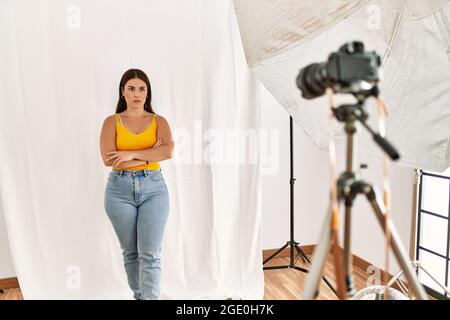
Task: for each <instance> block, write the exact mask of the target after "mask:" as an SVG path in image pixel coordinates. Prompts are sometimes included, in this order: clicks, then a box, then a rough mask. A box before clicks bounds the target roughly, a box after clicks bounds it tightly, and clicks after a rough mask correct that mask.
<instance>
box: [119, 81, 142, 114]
mask: <svg viewBox="0 0 450 320" xmlns="http://www.w3.org/2000/svg"><path fill="white" fill-rule="evenodd" d="M122 95H123V96H124V98H125V101H126V102H127V108H131V109H142V108H144V103H145V100H146V99H147V85H146V84H145V82H144V81H142V80H141V79H138V78H134V79H130V80H128V81H127V83H125V86H124V87H123V88H122Z"/></svg>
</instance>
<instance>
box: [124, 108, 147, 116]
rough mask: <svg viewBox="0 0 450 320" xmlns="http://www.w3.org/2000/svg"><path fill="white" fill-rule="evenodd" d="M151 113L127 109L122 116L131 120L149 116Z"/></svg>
mask: <svg viewBox="0 0 450 320" xmlns="http://www.w3.org/2000/svg"><path fill="white" fill-rule="evenodd" d="M149 114H150V113H149V112H147V111H145V110H144V109H138V110H131V109H129V108H127V110H125V111H123V112H122V115H124V116H126V117H130V118H139V117H144V116H147V115H149Z"/></svg>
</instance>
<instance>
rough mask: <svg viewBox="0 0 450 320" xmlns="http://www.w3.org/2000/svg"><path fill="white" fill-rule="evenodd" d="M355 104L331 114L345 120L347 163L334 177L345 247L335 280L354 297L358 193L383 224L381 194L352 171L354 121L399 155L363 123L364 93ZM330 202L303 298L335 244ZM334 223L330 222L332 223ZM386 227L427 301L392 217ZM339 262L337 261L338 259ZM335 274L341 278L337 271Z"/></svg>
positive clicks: (400, 259)
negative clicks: (352, 225)
mask: <svg viewBox="0 0 450 320" xmlns="http://www.w3.org/2000/svg"><path fill="white" fill-rule="evenodd" d="M356 98H357V99H358V103H356V104H353V105H352V104H346V105H342V106H339V107H337V108H332V109H333V114H334V116H335V117H336V119H337V120H338V121H340V122H343V123H344V129H345V132H346V135H347V159H346V161H347V165H346V171H345V172H344V173H342V174H341V175H340V176H339V178H338V180H337V186H336V187H337V199H338V204H341V202H344V203H345V225H344V248H343V258H344V259H343V264H342V267H343V277H344V279H342V278H341V279H337V280H338V281H337V283H338V292H339V297H340V298H341V299H345V295H346V296H350V297H351V296H353V295H354V293H355V289H354V286H353V278H352V274H351V252H350V235H351V230H350V221H351V213H352V212H351V210H352V206H353V202H354V200H355V198H356V196H357V195H358V194H360V193H361V194H364V195H365V196H366V197H367V200H368V201H369V203H370V205H371V207H372V209H373V211H374V213H375V215H376V217H377V219H378V222H379V223H380V225H381V228H382V229H383V231H386V230H385V229H384V226H385V223H386V208H385V207H384V204H383V202H382V201H381V198H380V195H379V193H378V191H377V189H376V187H374V186H372V185H371V184H369V183H367V182H365V181H364V180H361V179H359V177H357V176H356V174H355V173H354V164H355V158H354V155H355V153H354V150H353V149H354V144H355V141H354V134H355V133H356V124H355V122H356V120H358V121H359V122H360V123H361V124H362V125H363V127H364V128H366V129H367V130H368V131H369V132H370V133H371V134H372V137H373V139H374V141H375V142H376V143H377V144H378V145H379V146H380V147H381V148H382V149H383V150H384V151H385V152H386V154H387V155H389V157H390V158H391V159H393V160H396V159H398V158H399V155H398V153H397V151H396V150H395V149H394V148H393V147H392V146H391V145H390V144H389V142H387V141H386V140H385V139H384V138H383V137H382V136H381V135H379V134H377V133H375V132H374V131H373V130H372V129H371V128H370V127H369V126H368V124H367V123H366V120H367V118H368V114H367V113H366V112H365V110H364V103H365V100H366V99H367V96H361V95H360V96H356ZM332 209H333V207H332V203H331V202H330V205H329V209H328V213H327V217H326V218H325V222H324V224H323V226H322V230H321V234H320V240H319V244H318V246H317V248H316V250H315V251H314V257H313V264H312V266H311V270H310V275H309V276H308V278H307V279H306V284H305V290H304V293H303V299H307V300H311V299H314V297H315V295H316V292H317V287H318V284H319V281H320V276H321V274H322V271H323V268H324V265H325V261H326V257H327V255H328V253H329V252H330V248H331V246H332V245H334V246H336V247H337V245H338V244H337V243H336V238H333V237H332V235H333V234H335V233H333V232H336V229H337V227H336V225H337V224H336V221H337V220H336V215H335V214H336V211H335V210H332ZM332 223H333V224H332ZM387 223H388V229H389V232H390V237H391V242H392V250H393V252H394V255H395V257H396V259H397V262H398V263H399V264H400V266H401V268H402V270H403V272H404V273H405V276H406V278H407V279H408V282H409V284H410V286H411V289H412V290H413V291H414V293H415V294H416V296H417V297H418V298H419V299H422V300H426V299H427V296H426V293H425V290H424V289H423V287H422V285H421V284H420V283H419V282H418V280H417V279H416V277H415V274H414V271H413V269H412V267H411V263H410V262H409V260H408V256H407V254H406V250H405V248H404V246H403V245H402V243H401V239H400V236H399V234H398V233H397V230H396V228H395V226H394V224H393V223H392V221H391V220H388V221H387ZM338 262H339V261H338ZM337 277H340V275H339V274H337ZM339 283H341V284H343V288H342V287H340V285H339Z"/></svg>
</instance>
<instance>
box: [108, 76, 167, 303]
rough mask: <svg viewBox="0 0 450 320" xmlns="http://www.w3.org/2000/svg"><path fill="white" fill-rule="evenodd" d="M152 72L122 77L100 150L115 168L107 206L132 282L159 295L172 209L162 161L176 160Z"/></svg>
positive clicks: (140, 293)
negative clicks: (156, 106)
mask: <svg viewBox="0 0 450 320" xmlns="http://www.w3.org/2000/svg"><path fill="white" fill-rule="evenodd" d="M151 101H152V92H151V87H150V81H149V80H148V77H147V75H146V74H145V73H144V72H143V71H141V70H138V69H130V70H128V71H126V72H125V73H124V75H123V76H122V79H121V80H120V87H119V101H118V102H117V107H116V112H115V114H114V115H111V116H109V117H107V118H106V119H105V121H104V123H103V128H102V131H101V135H100V152H101V156H102V159H103V162H104V164H105V165H106V166H110V167H112V168H113V170H111V173H110V174H109V177H108V182H107V184H106V189H105V199H104V200H105V201H104V204H105V210H106V213H107V215H108V217H109V219H110V221H111V223H112V225H113V228H114V230H115V232H116V235H117V237H118V239H119V242H120V246H121V248H122V253H123V262H124V266H125V271H126V274H127V278H128V284H129V285H130V288H131V290H132V291H133V293H134V298H135V299H140V300H149V299H159V296H160V282H161V241H162V238H163V234H164V229H165V225H166V221H167V217H168V214H169V193H168V190H167V186H166V183H165V181H164V178H163V176H162V173H161V169H160V165H159V162H160V161H163V160H166V159H170V158H171V157H172V152H173V146H174V143H173V140H172V134H171V131H170V127H169V124H168V123H167V121H166V119H164V118H163V117H162V116H160V115H157V114H156V113H155V112H153V109H152V105H151Z"/></svg>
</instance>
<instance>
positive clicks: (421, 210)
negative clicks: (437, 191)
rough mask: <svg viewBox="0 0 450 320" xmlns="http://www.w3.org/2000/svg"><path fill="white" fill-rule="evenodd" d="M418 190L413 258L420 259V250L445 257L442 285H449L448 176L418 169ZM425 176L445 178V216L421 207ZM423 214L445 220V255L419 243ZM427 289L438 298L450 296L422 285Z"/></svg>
mask: <svg viewBox="0 0 450 320" xmlns="http://www.w3.org/2000/svg"><path fill="white" fill-rule="evenodd" d="M419 173H420V174H419V176H420V177H419V190H418V206H417V212H416V214H417V227H416V234H417V236H416V243H415V244H416V248H415V259H416V260H419V261H420V250H422V251H425V252H427V253H429V254H432V255H435V256H437V257H440V258H442V259H445V275H444V276H445V283H444V285H445V286H446V287H449V281H450V275H449V273H450V272H449V268H450V176H445V175H441V174H437V173H434V172H430V171H424V170H419ZM424 176H427V177H433V178H436V179H444V180H447V181H448V183H449V192H448V197H449V201H448V215H447V217H445V216H443V215H441V214H437V213H435V212H430V211H428V210H425V209H424V208H422V197H423V188H424V185H423V177H424ZM423 215H431V216H434V217H438V218H440V219H445V220H446V221H447V243H446V249H447V250H446V256H444V255H442V254H440V253H438V252H435V251H433V250H431V249H429V248H426V247H424V246H422V245H420V240H421V232H422V231H423V230H421V223H422V217H423ZM423 286H424V287H425V289H426V291H427V293H428V294H429V295H431V296H433V297H435V298H438V299H449V298H450V297H449V296H448V295H447V294H446V293H444V294H442V293H440V292H438V291H436V290H434V289H432V288H430V287H428V286H426V285H423Z"/></svg>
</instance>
